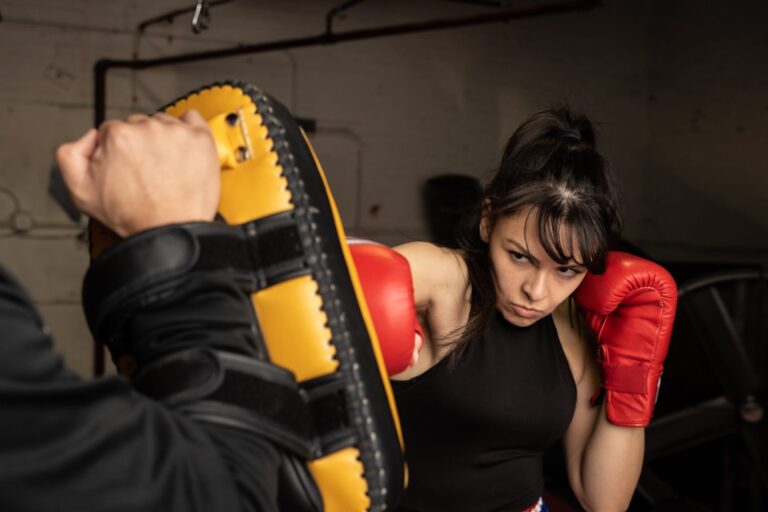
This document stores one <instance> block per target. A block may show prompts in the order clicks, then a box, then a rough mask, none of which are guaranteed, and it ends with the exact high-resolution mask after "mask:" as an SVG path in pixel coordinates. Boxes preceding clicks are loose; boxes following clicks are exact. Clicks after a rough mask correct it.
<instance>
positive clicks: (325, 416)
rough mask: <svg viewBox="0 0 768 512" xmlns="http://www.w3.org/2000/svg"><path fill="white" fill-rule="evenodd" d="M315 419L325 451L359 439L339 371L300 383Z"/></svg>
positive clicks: (347, 444)
mask: <svg viewBox="0 0 768 512" xmlns="http://www.w3.org/2000/svg"><path fill="white" fill-rule="evenodd" d="M300 386H301V388H302V389H303V390H304V393H305V395H306V396H307V400H308V402H309V409H310V411H311V412H312V417H313V418H314V419H315V431H316V432H317V435H318V437H319V440H320V449H321V451H322V453H323V454H328V453H333V452H335V451H338V450H340V449H342V448H346V447H348V446H354V444H355V442H356V438H355V432H354V430H353V429H352V427H351V425H350V421H349V408H348V404H347V400H346V396H345V393H344V381H343V380H342V378H341V375H340V374H338V373H332V374H330V375H326V376H324V377H320V378H317V379H313V380H310V381H306V382H302V383H301V384H300Z"/></svg>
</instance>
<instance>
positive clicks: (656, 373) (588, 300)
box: [576, 252, 677, 427]
mask: <svg viewBox="0 0 768 512" xmlns="http://www.w3.org/2000/svg"><path fill="white" fill-rule="evenodd" d="M576 302H577V303H578V304H579V306H580V308H581V312H582V315H583V316H584V318H585V319H586V321H587V323H588V324H589V325H590V327H592V330H593V331H594V333H595V335H596V336H597V342H598V350H597V360H598V364H599V365H600V368H601V374H602V375H601V376H602V387H603V388H604V389H605V392H606V393H605V394H606V398H605V400H606V408H605V409H606V413H607V415H608V420H609V421H610V422H611V423H614V424H616V425H622V426H627V427H644V426H647V425H648V423H649V422H650V421H651V416H652V415H653V407H654V405H655V404H656V393H657V392H658V387H659V380H660V378H661V372H662V368H663V364H664V358H665V357H666V356H667V349H668V348H669V339H670V337H671V335H672V324H673V323H674V320H675V309H676V307H677V286H676V285H675V281H674V280H673V279H672V276H671V275H670V274H669V272H667V271H666V270H664V269H663V268H662V267H660V266H659V265H657V264H655V263H652V262H650V261H648V260H644V259H642V258H639V257H637V256H633V255H631V254H626V253H623V252H610V253H608V262H607V268H606V271H605V273H604V274H601V275H594V274H587V276H586V277H585V278H584V281H583V282H582V284H581V286H580V287H579V288H578V290H576ZM596 398H597V396H595V397H594V398H593V401H594V400H595V399H596Z"/></svg>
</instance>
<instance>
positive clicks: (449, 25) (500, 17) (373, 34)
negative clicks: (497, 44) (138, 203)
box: [94, 0, 601, 126]
mask: <svg viewBox="0 0 768 512" xmlns="http://www.w3.org/2000/svg"><path fill="white" fill-rule="evenodd" d="M600 3H601V2H600V0H584V1H579V2H573V1H571V2H559V3H553V4H549V5H539V6H534V7H525V8H519V9H512V10H506V11H503V12H499V13H491V14H481V15H478V16H470V17H466V18H457V19H443V20H432V21H425V22H417V23H405V24H401V25H392V26H389V27H378V28H372V29H362V30H351V31H348V32H343V33H340V34H334V33H332V32H330V33H328V32H326V33H322V34H319V35H316V36H308V37H300V38H295V39H283V40H278V41H269V42H266V43H256V44H250V45H241V46H235V47H232V48H222V49H219V50H208V51H204V52H196V53H186V54H181V55H173V56H170V57H160V58H157V59H147V60H111V59H101V60H99V61H97V62H96V64H95V66H94V109H95V113H94V121H95V123H96V126H98V125H99V124H100V123H101V122H102V121H103V120H104V119H105V111H106V99H107V98H106V74H107V71H109V69H111V68H129V69H148V68H155V67H160V66H169V65H173V64H181V63H184V62H192V61H200V60H208V59H220V58H224V57H233V56H236V55H244V54H252V53H266V52H272V51H278V50H288V49H291V48H301V47H309V46H319V45H331V44H337V43H342V42H349V41H360V40H363V39H376V38H380V37H390V36H398V35H405V34H415V33H419V32H432V31H437V30H446V29H453V28H462V27H469V26H473V25H484V24H489V23H500V22H505V21H511V20H514V19H522V18H532V17H537V16H545V15H549V14H559V13H565V12H574V11H584V10H589V9H592V8H594V7H597V6H598V5H600Z"/></svg>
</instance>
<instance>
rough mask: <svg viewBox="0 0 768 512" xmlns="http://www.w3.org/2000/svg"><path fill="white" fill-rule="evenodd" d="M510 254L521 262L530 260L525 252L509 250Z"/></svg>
mask: <svg viewBox="0 0 768 512" xmlns="http://www.w3.org/2000/svg"><path fill="white" fill-rule="evenodd" d="M509 255H510V257H511V258H512V259H513V260H515V261H517V262H519V263H523V262H524V261H528V258H527V257H526V256H525V254H521V253H519V252H515V251H509Z"/></svg>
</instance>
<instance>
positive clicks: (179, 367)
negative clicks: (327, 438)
mask: <svg viewBox="0 0 768 512" xmlns="http://www.w3.org/2000/svg"><path fill="white" fill-rule="evenodd" d="M133 382H134V384H135V386H136V388H137V389H138V390H139V391H141V392H142V393H144V394H146V395H148V396H151V397H152V398H154V399H156V400H160V401H162V402H163V403H164V404H166V405H167V406H168V407H170V408H173V409H176V410H180V411H182V412H184V414H185V415H187V416H189V417H193V418H195V419H197V420H201V421H208V422H211V423H218V424H223V425H229V426H232V427H235V428H240V429H244V430H249V431H252V432H255V433H257V434H259V435H262V436H264V437H266V438H268V439H270V440H272V441H274V442H276V443H278V444H279V445H281V446H282V447H284V448H285V449H287V450H289V451H291V452H293V453H295V454H296V455H299V456H300V457H303V458H313V457H316V456H317V455H318V454H319V453H320V452H321V450H320V446H319V442H318V440H317V435H316V434H315V431H314V426H313V421H312V415H311V413H310V408H309V407H308V404H307V401H308V399H307V396H306V393H304V392H303V391H302V390H301V389H300V388H299V386H298V384H297V383H296V380H295V379H294V377H293V374H291V373H290V372H289V371H287V370H285V369H282V368H279V367H277V366H274V365H272V364H269V363H266V362H264V361H259V360H257V359H253V358H252V357H246V356H242V355H238V354H232V353H227V352H220V351H214V350H207V349H199V348H193V349H189V350H184V351H181V352H176V353H172V354H168V355H165V356H163V357H160V358H158V359H157V360H155V361H153V362H152V363H150V364H149V365H147V366H146V367H145V368H143V369H142V370H141V371H140V372H138V373H137V374H136V375H135V376H134V378H133Z"/></svg>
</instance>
